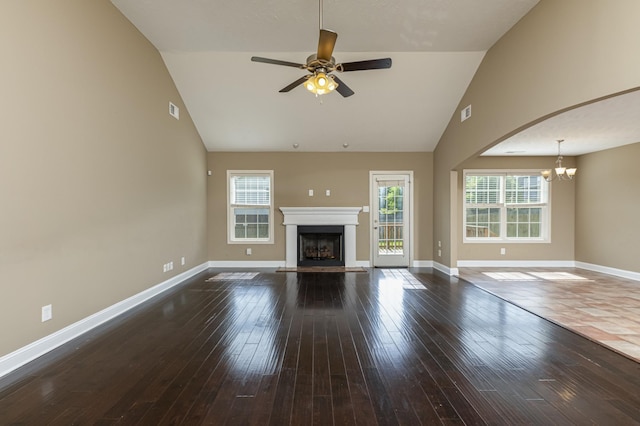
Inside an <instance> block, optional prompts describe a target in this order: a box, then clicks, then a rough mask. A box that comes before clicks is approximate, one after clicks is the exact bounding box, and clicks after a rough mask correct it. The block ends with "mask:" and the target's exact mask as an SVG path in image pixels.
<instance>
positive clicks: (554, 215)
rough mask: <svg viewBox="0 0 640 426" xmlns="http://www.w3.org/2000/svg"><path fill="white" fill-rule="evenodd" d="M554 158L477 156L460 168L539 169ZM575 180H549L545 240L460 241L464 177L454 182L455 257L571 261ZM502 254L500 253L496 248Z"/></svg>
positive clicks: (569, 162)
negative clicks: (502, 251)
mask: <svg viewBox="0 0 640 426" xmlns="http://www.w3.org/2000/svg"><path fill="white" fill-rule="evenodd" d="M555 160H556V158H555V157H479V158H476V159H472V160H469V161H466V162H465V163H464V164H463V168H464V169H490V170H503V169H512V170H536V171H537V170H543V169H548V168H551V167H553V166H554V164H555ZM575 163H576V160H575V159H574V158H573V157H564V164H565V165H566V166H567V167H569V166H572V165H574V164H575ZM575 188H576V182H575V181H563V182H558V181H554V182H551V187H550V190H549V192H550V196H551V198H550V201H551V202H550V205H551V218H550V220H551V241H550V242H548V243H531V244H525V243H505V242H501V243H463V242H462V241H463V236H464V233H463V230H462V224H463V214H464V177H463V173H462V172H460V179H459V181H458V191H457V195H456V199H457V218H456V223H457V224H458V225H457V226H458V227H459V228H460V229H459V231H460V232H459V233H458V235H459V237H458V240H457V244H458V260H499V261H514V260H540V261H542V260H548V261H573V260H574V258H575V254H574V240H575V226H574V218H575ZM503 247H504V248H506V254H505V255H501V254H500V248H503Z"/></svg>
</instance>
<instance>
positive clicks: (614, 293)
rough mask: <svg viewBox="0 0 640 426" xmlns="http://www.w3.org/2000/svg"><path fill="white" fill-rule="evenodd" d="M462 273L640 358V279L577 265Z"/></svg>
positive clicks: (518, 302)
mask: <svg viewBox="0 0 640 426" xmlns="http://www.w3.org/2000/svg"><path fill="white" fill-rule="evenodd" d="M460 278H463V279H464V280H466V281H469V282H471V283H473V284H475V285H476V286H478V287H480V288H483V289H485V290H486V291H488V292H490V293H493V294H495V295H496V296H498V297H500V298H502V299H505V300H507V301H509V302H511V303H514V304H515V305H518V306H520V307H522V308H523V309H526V310H527V311H529V312H532V313H534V314H536V315H539V316H541V317H543V318H545V319H548V320H549V321H552V322H554V323H556V324H558V325H561V326H563V327H565V328H568V329H570V330H573V331H575V332H576V333H578V334H581V335H583V336H585V337H587V338H589V339H591V340H595V341H597V342H600V343H601V344H603V345H605V346H607V347H609V348H611V349H613V350H615V351H617V352H619V353H621V354H623V355H626V356H627V357H629V358H631V359H634V360H636V361H638V362H640V282H639V281H633V280H628V279H624V278H619V277H615V276H612V275H605V274H601V273H597V272H592V271H588V270H585V269H577V268H553V269H546V268H460Z"/></svg>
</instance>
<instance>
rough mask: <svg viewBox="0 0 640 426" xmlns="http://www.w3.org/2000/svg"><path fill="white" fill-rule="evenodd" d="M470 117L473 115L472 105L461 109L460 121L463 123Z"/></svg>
mask: <svg viewBox="0 0 640 426" xmlns="http://www.w3.org/2000/svg"><path fill="white" fill-rule="evenodd" d="M469 117H471V105H469V106H468V107H466V108H465V109H463V110H462V111H460V122H461V123H462V122H463V121H464V120H466V119H467V118H469Z"/></svg>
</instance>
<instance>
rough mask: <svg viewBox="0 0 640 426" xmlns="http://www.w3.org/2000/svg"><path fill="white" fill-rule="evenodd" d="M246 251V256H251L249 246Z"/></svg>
mask: <svg viewBox="0 0 640 426" xmlns="http://www.w3.org/2000/svg"><path fill="white" fill-rule="evenodd" d="M246 253H247V256H251V248H248V249H247V251H246Z"/></svg>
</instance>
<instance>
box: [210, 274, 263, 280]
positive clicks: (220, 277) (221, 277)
mask: <svg viewBox="0 0 640 426" xmlns="http://www.w3.org/2000/svg"><path fill="white" fill-rule="evenodd" d="M258 273H259V272H220V273H219V274H216V275H214V276H213V277H211V278H209V279H207V280H206V282H211V281H223V280H252V279H254V278H255V277H256V275H258Z"/></svg>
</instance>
